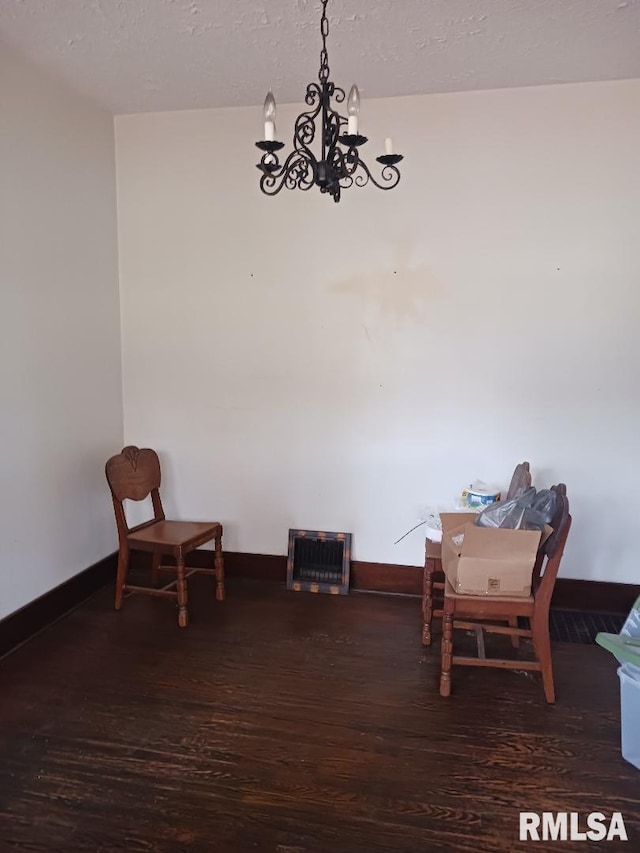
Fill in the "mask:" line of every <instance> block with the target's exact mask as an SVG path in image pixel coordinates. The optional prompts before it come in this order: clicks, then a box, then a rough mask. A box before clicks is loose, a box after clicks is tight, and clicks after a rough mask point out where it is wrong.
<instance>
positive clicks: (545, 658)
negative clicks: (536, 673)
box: [531, 615, 556, 705]
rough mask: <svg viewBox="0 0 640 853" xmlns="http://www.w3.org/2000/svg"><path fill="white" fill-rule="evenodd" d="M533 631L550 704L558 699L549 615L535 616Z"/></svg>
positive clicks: (545, 693) (543, 684)
mask: <svg viewBox="0 0 640 853" xmlns="http://www.w3.org/2000/svg"><path fill="white" fill-rule="evenodd" d="M531 632H532V635H533V647H534V649H535V652H536V657H537V658H538V661H539V663H540V671H541V673H542V686H543V687H544V696H545V699H546V700H547V702H548V703H549V704H550V705H553V703H554V702H555V701H556V692H555V688H554V686H553V661H552V659H551V640H550V639H549V616H548V615H545V618H544V619H541V618H536V617H534V618H533V619H532V620H531Z"/></svg>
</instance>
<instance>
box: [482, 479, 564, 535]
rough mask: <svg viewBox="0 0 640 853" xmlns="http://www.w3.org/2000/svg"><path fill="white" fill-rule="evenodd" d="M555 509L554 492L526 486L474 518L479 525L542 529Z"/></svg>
mask: <svg viewBox="0 0 640 853" xmlns="http://www.w3.org/2000/svg"><path fill="white" fill-rule="evenodd" d="M555 511H556V493H555V492H552V491H551V489H541V490H540V491H539V492H538V491H536V489H535V488H534V487H533V486H529V487H528V488H526V489H525V490H524V491H523V492H522V494H520V495H518V497H515V498H512V500H510V501H502V502H499V503H495V504H492V505H491V506H488V507H487V508H486V509H484V510H483V511H482V512H481V513H480V515H479V516H478V518H477V520H476V524H477V525H478V526H479V527H505V528H508V529H510V530H542V529H543V527H544V526H545V524H549V522H550V521H551V519H552V518H553V515H554V513H555Z"/></svg>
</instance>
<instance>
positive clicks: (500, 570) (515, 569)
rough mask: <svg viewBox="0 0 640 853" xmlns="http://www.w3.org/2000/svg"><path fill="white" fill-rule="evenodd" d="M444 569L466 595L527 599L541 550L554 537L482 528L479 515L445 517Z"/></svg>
mask: <svg viewBox="0 0 640 853" xmlns="http://www.w3.org/2000/svg"><path fill="white" fill-rule="evenodd" d="M441 519H442V568H443V570H444V573H445V575H446V576H447V580H448V581H449V583H450V584H451V586H452V587H453V588H454V589H455V591H456V592H458V593H460V594H463V595H504V596H517V597H527V596H528V595H530V594H531V579H532V573H533V567H534V564H535V561H536V557H537V554H538V549H539V548H540V545H541V543H542V542H544V540H545V539H546V538H547V536H549V534H550V533H551V528H546V529H545V530H544V531H543V532H541V531H539V530H508V529H505V528H493V527H478V526H477V525H476V524H475V520H476V519H477V515H476V514H475V513H469V514H466V513H464V514H461V513H443V514H442V515H441Z"/></svg>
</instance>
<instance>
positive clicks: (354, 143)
mask: <svg viewBox="0 0 640 853" xmlns="http://www.w3.org/2000/svg"><path fill="white" fill-rule="evenodd" d="M328 3H329V0H322V16H321V18H320V36H321V39H322V50H321V51H320V70H319V72H318V80H317V82H313V83H309V84H308V85H307V90H306V94H305V98H304V102H305V107H304V108H303V110H302V112H301V113H300V115H299V116H298V118H297V119H296V120H295V123H294V127H293V149H292V150H291V151H290V153H288V154H283V155H282V161H281V160H280V156H279V154H278V152H280V151H281V150H282V149H283V148H284V147H285V146H284V142H278V141H277V140H276V138H275V134H276V127H275V120H276V101H275V98H274V97H273V93H272V92H271V91H269V93H268V94H267V97H266V98H265V102H264V139H262V140H260V141H259V142H256V146H257V147H258V148H259V149H260V151H262V152H263V153H262V157H261V159H260V162H259V163H258V164H257V167H258V169H259V170H260V189H261V190H262V192H263V193H265V194H266V195H276V194H277V193H279V192H280V190H281V189H282V188H283V187H286V189H288V190H296V189H298V190H309V189H311V187H318V189H319V190H320V192H321V193H327V195H330V196H331V198H333V200H334V201H340V197H341V195H342V191H343V190H345V189H348V188H349V187H353V186H356V187H364V186H365V185H366V184H368V183H369V182H371V183H372V184H373V185H374V186H376V187H378V189H381V190H390V189H393V188H394V187H395V186H397V184H398V182H399V180H400V171H399V169H398V163H399V162H400V161H401V160H402V155H401V154H394V153H393V146H392V145H391V140H390V139H387V140H385V150H386V153H385V154H383V155H381V156H380V157H376V161H377V162H378V163H379V164H380V166H381V170H380V173H379V175H378V176H377V177H374V175H373V173H372V171H371V169H370V168H369V166H368V165H367V164H366V163H365V161H364V160H363V159H362V157H361V155H360V150H361V148H362V146H363V145H364V144H365V143H366V142H367V138H366V136H362V134H360V133H358V112H359V110H360V94H359V92H358V87H357V86H355V85H354V86H352V87H351V89H350V91H349V95H348V97H347V94H346V92H345V90H344V89H342V88H340V87H339V86H336V85H335V83H333V82H332V81H331V79H330V73H331V72H330V71H329V54H328V52H327V36H328V35H329V18H328V17H327V4H328ZM340 104H342V105H343V106H344V107H346V111H345V112H346V115H345V114H341V113H340V112H338V110H339V105H340Z"/></svg>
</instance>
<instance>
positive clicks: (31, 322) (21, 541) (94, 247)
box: [0, 46, 122, 617]
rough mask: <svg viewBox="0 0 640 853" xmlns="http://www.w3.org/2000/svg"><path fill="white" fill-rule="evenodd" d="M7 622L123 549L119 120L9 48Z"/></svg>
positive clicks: (4, 359)
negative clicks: (114, 482)
mask: <svg viewBox="0 0 640 853" xmlns="http://www.w3.org/2000/svg"><path fill="white" fill-rule="evenodd" d="M0 117H1V118H0V175H1V180H0V242H1V245H2V247H1V251H0V393H1V399H2V417H1V418H0V447H1V448H2V450H1V453H0V483H1V486H2V494H3V500H2V508H1V510H0V566H1V567H2V571H1V572H0V617H2V616H5V615H7V614H8V613H11V612H12V611H14V610H16V609H17V608H19V607H21V606H22V605H24V604H26V603H27V602H29V601H31V600H32V599H33V598H36V597H37V596H39V595H41V594H42V593H44V592H46V591H48V590H49V589H51V588H52V587H55V586H57V585H58V584H59V583H61V582H62V581H64V580H66V579H67V578H69V577H71V576H72V575H74V574H76V573H77V572H79V571H81V570H82V569H85V568H86V567H87V566H89V565H90V564H92V563H94V562H96V561H97V560H99V559H101V558H102V557H104V556H106V555H107V554H108V553H110V552H111V551H113V550H114V549H115V546H116V540H115V535H114V531H115V524H114V521H113V518H112V514H113V513H112V509H111V506H110V502H109V496H108V490H107V487H106V483H105V479H104V463H105V460H106V458H107V456H108V455H109V454H110V453H112V452H113V451H114V449H116V450H117V449H118V447H119V444H120V442H121V440H122V386H121V374H120V332H119V323H120V317H119V301H118V282H117V243H116V237H117V234H116V204H115V161H114V150H113V120H112V118H111V116H109V115H108V114H107V113H105V112H103V111H102V110H100V109H98V108H97V107H94V106H93V105H92V104H90V103H88V102H87V101H85V100H84V99H82V98H80V97H79V96H77V95H76V94H74V93H72V92H71V91H69V90H67V89H66V88H64V87H63V86H62V85H60V84H58V83H57V82H55V81H53V80H52V79H51V78H49V77H48V76H45V75H43V74H42V73H41V72H40V71H38V70H36V69H35V68H34V67H32V66H31V65H29V64H28V63H27V62H25V61H23V60H22V59H20V58H19V57H17V56H16V55H14V54H12V53H11V52H10V51H9V50H8V49H7V48H6V47H5V46H2V48H1V50H0Z"/></svg>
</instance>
